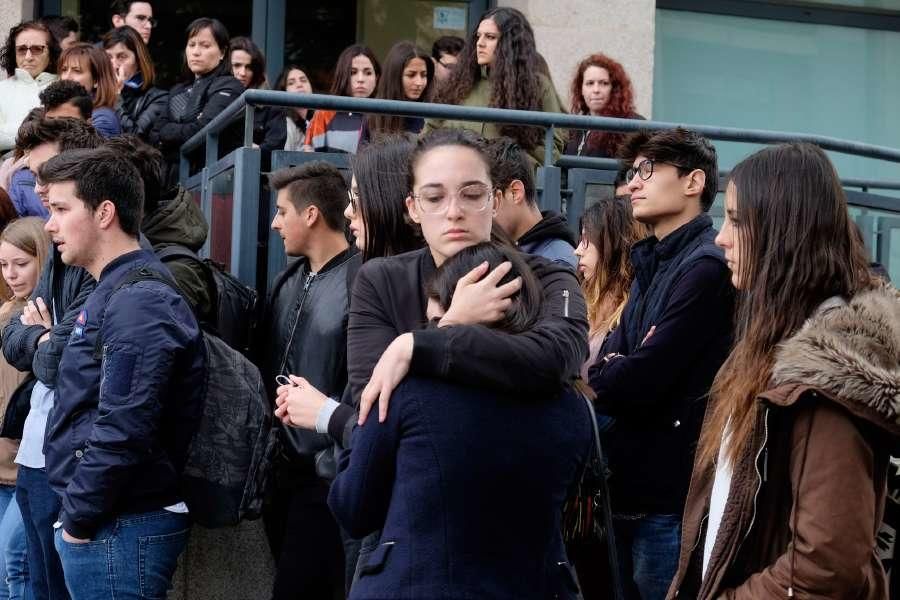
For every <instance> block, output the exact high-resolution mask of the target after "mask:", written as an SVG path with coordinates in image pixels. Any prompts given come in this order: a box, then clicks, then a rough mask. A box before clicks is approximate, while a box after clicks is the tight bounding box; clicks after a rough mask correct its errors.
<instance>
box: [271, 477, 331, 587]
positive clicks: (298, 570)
mask: <svg viewBox="0 0 900 600" xmlns="http://www.w3.org/2000/svg"><path fill="white" fill-rule="evenodd" d="M276 479H277V481H276V485H275V489H274V492H273V493H272V496H271V497H270V499H269V503H268V506H267V508H266V511H265V513H264V515H263V519H264V522H265V528H266V536H267V537H268V539H269V546H270V547H271V549H272V555H273V556H274V557H275V585H274V588H273V590H272V598H273V600H320V599H321V600H332V599H334V600H340V599H343V598H344V548H343V543H342V541H341V534H340V530H339V528H338V525H337V522H336V521H335V520H334V516H333V515H332V514H331V510H330V509H329V508H328V504H327V498H328V487H329V484H328V482H325V481H322V480H320V479H315V480H309V479H304V480H303V481H302V482H298V483H294V484H292V483H291V482H290V480H289V479H288V478H287V477H285V476H279V475H276Z"/></svg>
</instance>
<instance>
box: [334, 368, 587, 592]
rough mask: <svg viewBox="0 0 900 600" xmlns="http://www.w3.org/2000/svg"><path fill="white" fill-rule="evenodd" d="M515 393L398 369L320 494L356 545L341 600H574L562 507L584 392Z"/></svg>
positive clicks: (581, 429)
mask: <svg viewBox="0 0 900 600" xmlns="http://www.w3.org/2000/svg"><path fill="white" fill-rule="evenodd" d="M559 396H560V397H556V398H545V399H543V400H535V401H532V402H522V399H521V398H519V397H515V396H502V395H499V394H497V393H495V392H490V391H486V390H478V389H474V388H466V387H462V386H458V385H454V384H451V383H447V382H443V381H440V380H432V379H419V378H407V379H406V380H405V381H404V382H403V383H401V384H400V386H398V387H397V389H396V390H395V391H394V393H393V394H392V395H391V409H390V411H388V416H387V420H386V421H385V422H384V423H379V422H378V419H375V418H369V419H368V420H367V421H366V423H365V424H364V425H363V426H362V427H357V428H356V429H355V430H354V432H353V439H352V449H351V450H345V451H344V452H343V453H342V455H341V458H340V467H339V473H338V476H337V478H336V479H335V481H334V484H333V485H332V487H331V493H330V496H329V499H328V503H329V505H330V506H331V509H332V511H333V512H334V514H335V516H336V517H337V519H338V521H339V522H340V524H341V525H342V526H343V527H344V528H345V529H346V530H347V532H348V533H350V535H352V536H353V537H356V538H361V537H363V536H364V535H366V534H368V533H371V532H373V531H376V530H378V529H379V528H382V529H383V531H382V533H381V540H380V543H379V545H378V546H375V547H370V548H364V549H363V550H362V552H361V554H360V562H359V565H360V566H359V568H360V573H361V577H360V579H359V580H358V581H357V582H356V583H354V585H353V587H352V589H351V591H350V598H351V599H352V600H355V599H362V598H428V599H431V600H439V599H442V598H448V599H449V598H454V599H456V598H478V599H490V598H509V599H516V600H525V599H528V598H534V599H538V598H539V599H541V600H545V599H547V598H574V597H575V596H576V594H577V585H576V584H575V580H574V578H573V577H572V575H571V570H570V567H569V564H568V560H567V558H566V552H565V548H564V546H563V541H562V536H561V533H560V519H561V514H562V506H563V503H564V501H565V499H566V497H567V493H568V491H569V489H570V486H571V485H572V483H573V481H575V479H576V477H578V476H579V475H580V474H581V469H582V466H583V464H584V461H585V459H586V457H587V455H588V451H589V448H590V445H591V443H592V440H591V435H592V433H591V429H590V425H589V421H588V419H589V418H590V417H589V414H588V411H587V407H586V406H585V404H584V400H583V399H581V398H580V397H579V396H576V395H574V394H571V393H568V392H563V393H561V394H559Z"/></svg>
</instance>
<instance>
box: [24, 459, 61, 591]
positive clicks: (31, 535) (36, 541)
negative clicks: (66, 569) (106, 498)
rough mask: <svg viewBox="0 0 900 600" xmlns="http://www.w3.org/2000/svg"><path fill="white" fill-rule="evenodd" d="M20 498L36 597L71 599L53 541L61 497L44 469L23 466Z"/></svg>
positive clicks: (30, 571) (32, 587) (29, 571)
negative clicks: (54, 525) (54, 490)
mask: <svg viewBox="0 0 900 600" xmlns="http://www.w3.org/2000/svg"><path fill="white" fill-rule="evenodd" d="M16 501H17V502H18V503H19V508H20V509H21V511H22V520H23V521H24V522H25V539H26V540H27V543H28V574H29V576H30V577H31V589H32V592H33V593H34V598H35V600H69V592H68V591H67V590H66V580H65V578H64V577H63V569H62V563H61V562H60V560H59V554H57V553H56V546H55V545H54V542H53V524H54V523H55V522H56V520H57V518H58V517H59V510H60V500H59V496H57V495H56V494H55V493H54V492H53V490H52V489H50V482H49V480H48V479H47V471H45V470H44V469H32V468H29V467H22V466H20V467H19V474H18V476H17V478H16Z"/></svg>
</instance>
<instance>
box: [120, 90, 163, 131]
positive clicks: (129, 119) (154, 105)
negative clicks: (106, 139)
mask: <svg viewBox="0 0 900 600" xmlns="http://www.w3.org/2000/svg"><path fill="white" fill-rule="evenodd" d="M168 108H169V92H167V91H165V90H161V89H159V88H155V87H151V88H150V89H148V90H146V91H141V89H140V88H133V87H129V86H127V85H126V86H125V87H123V88H122V93H121V94H120V95H119V100H118V102H116V115H117V116H118V117H119V124H120V125H121V126H122V133H133V134H135V135H137V136H140V137H141V138H143V139H147V138H148V137H149V135H150V131H151V130H152V129H153V126H154V125H155V124H156V122H157V121H158V120H159V119H160V117H161V116H162V115H163V113H164V112H165V111H167V110H168Z"/></svg>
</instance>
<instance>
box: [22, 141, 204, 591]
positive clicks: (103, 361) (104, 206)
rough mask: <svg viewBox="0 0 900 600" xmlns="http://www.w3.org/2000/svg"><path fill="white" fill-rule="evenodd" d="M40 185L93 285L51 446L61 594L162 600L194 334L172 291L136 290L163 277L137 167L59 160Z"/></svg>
mask: <svg viewBox="0 0 900 600" xmlns="http://www.w3.org/2000/svg"><path fill="white" fill-rule="evenodd" d="M39 178H40V180H41V181H43V182H44V183H45V184H46V185H47V186H48V190H47V193H48V198H49V204H50V220H49V221H48V222H47V226H46V229H47V231H48V232H49V233H50V235H51V237H52V238H53V241H54V243H56V245H57V247H58V249H59V251H60V254H61V256H62V260H63V262H65V263H66V264H68V265H78V266H81V267H83V268H84V269H85V270H86V271H88V272H89V273H90V274H91V275H92V276H93V278H94V279H95V280H96V281H97V287H96V288H95V289H94V291H93V292H92V293H91V295H90V296H88V298H87V300H86V301H85V303H84V307H83V308H82V310H81V312H80V313H79V315H78V318H77V319H76V321H75V326H74V328H73V329H72V333H71V335H70V337H69V340H68V343H67V345H66V347H65V349H64V350H63V355H62V359H61V360H60V364H59V378H58V382H57V393H56V402H55V405H54V408H53V411H52V413H51V415H50V418H49V420H48V423H47V436H46V442H45V453H46V456H47V472H48V476H49V479H50V484H51V486H52V487H53V489H54V491H55V492H56V493H57V494H58V495H59V496H60V498H61V500H62V510H61V511H60V518H59V521H58V522H57V523H56V524H55V527H56V533H55V542H56V549H57V551H58V552H59V556H60V559H61V561H62V565H63V571H64V574H65V580H66V586H67V587H68V589H69V593H70V595H71V597H72V598H73V600H81V599H85V600H88V599H90V600H96V599H103V598H110V599H112V598H126V597H142V598H143V597H146V598H163V597H165V595H166V590H167V589H168V587H169V583H170V581H171V578H172V574H173V573H174V571H175V566H176V562H177V559H178V556H179V554H181V551H182V550H183V549H184V547H185V544H186V542H187V535H188V526H189V517H188V515H187V507H186V506H185V505H184V503H183V502H182V497H181V495H180V492H179V475H180V473H181V471H182V469H183V467H184V463H185V458H186V454H187V448H188V445H189V443H190V440H191V438H192V437H193V434H194V431H195V429H196V426H197V423H198V420H199V416H200V412H201V409H202V389H203V387H204V385H203V378H204V368H205V358H204V352H203V338H202V334H201V332H200V329H199V327H198V325H197V320H196V319H195V317H194V315H193V312H192V311H191V308H190V306H189V305H188V303H187V301H186V300H185V299H184V298H183V297H182V296H181V294H180V293H179V292H177V291H176V290H175V288H174V287H173V285H174V283H172V285H170V284H168V283H166V282H162V281H158V280H149V281H148V280H144V281H136V282H135V281H134V280H133V278H134V277H135V276H136V275H148V274H158V275H159V276H162V277H166V278H170V277H171V276H170V275H169V273H168V271H166V269H165V267H164V266H163V265H162V263H161V262H160V261H159V260H158V259H157V258H156V256H155V255H154V254H153V253H152V252H150V251H147V250H143V249H142V248H141V247H140V244H139V241H138V238H139V235H140V223H141V213H142V206H143V184H142V182H141V178H140V175H139V174H138V171H137V169H136V168H135V166H134V165H133V164H132V163H131V161H129V160H128V159H127V158H125V157H122V156H119V155H118V154H116V153H114V152H111V151H110V150H108V149H98V150H88V151H72V152H66V153H63V154H60V155H59V156H56V157H54V158H53V159H51V160H49V161H47V162H46V163H45V164H44V165H43V167H42V168H41V170H40V172H39ZM110 573H115V577H110V576H109V574H110Z"/></svg>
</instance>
